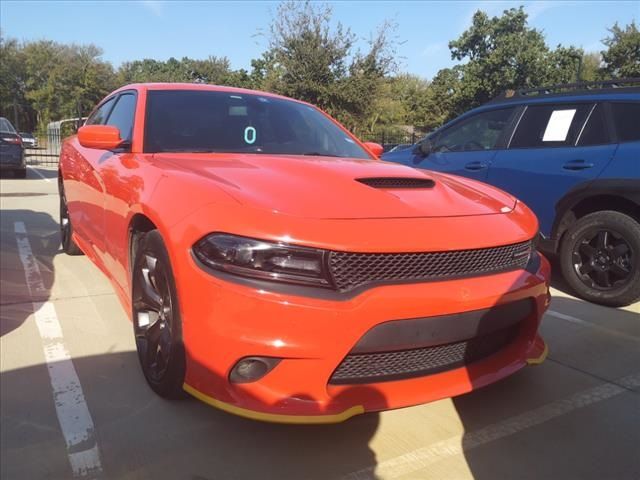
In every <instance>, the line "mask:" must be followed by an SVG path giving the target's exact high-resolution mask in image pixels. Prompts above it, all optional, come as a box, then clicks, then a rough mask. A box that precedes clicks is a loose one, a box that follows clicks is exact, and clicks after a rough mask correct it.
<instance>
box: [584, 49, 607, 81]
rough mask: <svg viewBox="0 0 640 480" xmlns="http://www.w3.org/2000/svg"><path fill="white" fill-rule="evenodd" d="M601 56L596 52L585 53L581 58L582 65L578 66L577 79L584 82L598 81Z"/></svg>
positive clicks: (600, 74)
mask: <svg viewBox="0 0 640 480" xmlns="http://www.w3.org/2000/svg"><path fill="white" fill-rule="evenodd" d="M601 62H602V56H601V55H600V53H598V52H585V54H584V55H583V56H582V64H581V65H580V75H579V77H580V78H579V79H580V80H581V81H585V82H594V81H596V80H600V78H601V76H602V73H601V70H600V64H601Z"/></svg>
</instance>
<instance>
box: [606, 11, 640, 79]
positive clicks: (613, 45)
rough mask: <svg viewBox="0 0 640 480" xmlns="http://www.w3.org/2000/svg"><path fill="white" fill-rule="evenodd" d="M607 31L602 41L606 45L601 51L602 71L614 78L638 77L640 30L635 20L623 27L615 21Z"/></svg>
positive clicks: (639, 70) (639, 73) (639, 71)
mask: <svg viewBox="0 0 640 480" xmlns="http://www.w3.org/2000/svg"><path fill="white" fill-rule="evenodd" d="M609 32H610V33H611V36H609V37H607V38H605V39H604V40H603V41H602V43H604V45H605V46H606V47H607V49H606V50H603V51H602V52H601V53H602V60H603V61H604V68H603V72H604V73H606V74H607V75H608V76H611V77H614V78H625V77H640V31H638V27H637V26H636V23H635V21H633V22H631V23H630V24H629V25H627V26H626V27H625V28H620V27H619V26H618V22H616V23H615V24H614V25H613V27H611V28H610V29H609Z"/></svg>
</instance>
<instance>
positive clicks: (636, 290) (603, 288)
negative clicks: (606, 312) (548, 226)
mask: <svg viewBox="0 0 640 480" xmlns="http://www.w3.org/2000/svg"><path fill="white" fill-rule="evenodd" d="M560 265H561V268H562V274H563V276H564V278H565V280H566V281H567V283H568V284H569V286H570V287H571V288H573V290H575V292H576V293H577V294H578V296H579V297H581V298H584V299H585V300H589V301H591V302H594V303H600V304H602V305H608V306H611V307H621V306H625V305H629V304H631V303H633V302H635V301H636V300H638V299H640V224H638V222H636V221H635V220H634V219H633V218H631V217H629V216H628V215H625V214H623V213H620V212H615V211H602V212H596V213H591V214H589V215H585V216H584V217H582V218H580V219H579V220H578V221H577V222H576V223H575V224H574V225H573V226H572V227H571V228H570V229H569V230H568V231H567V232H566V234H565V235H564V238H563V240H562V244H561V245H560Z"/></svg>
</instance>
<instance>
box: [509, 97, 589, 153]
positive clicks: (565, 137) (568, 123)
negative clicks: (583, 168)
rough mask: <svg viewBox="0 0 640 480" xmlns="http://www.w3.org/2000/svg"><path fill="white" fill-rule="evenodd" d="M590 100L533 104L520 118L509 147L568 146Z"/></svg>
mask: <svg viewBox="0 0 640 480" xmlns="http://www.w3.org/2000/svg"><path fill="white" fill-rule="evenodd" d="M592 106H593V104H574V105H533V106H529V107H527V109H526V110H525V112H524V115H523V116H522V118H521V119H520V123H519V124H518V129H517V130H516V132H515V134H514V135H513V139H512V140H511V144H510V145H509V148H539V147H569V146H573V145H575V142H576V138H577V136H578V134H579V133H580V130H581V129H582V126H583V125H584V122H585V120H586V118H587V115H589V112H590V111H591V108H592Z"/></svg>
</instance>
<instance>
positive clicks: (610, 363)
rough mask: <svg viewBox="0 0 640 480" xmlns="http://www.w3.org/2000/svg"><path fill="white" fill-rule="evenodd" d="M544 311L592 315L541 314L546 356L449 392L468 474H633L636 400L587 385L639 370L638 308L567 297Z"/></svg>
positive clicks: (522, 477) (491, 478)
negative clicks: (487, 380) (483, 383)
mask: <svg viewBox="0 0 640 480" xmlns="http://www.w3.org/2000/svg"><path fill="white" fill-rule="evenodd" d="M585 309H587V310H585ZM594 309H596V310H597V313H596V312H594ZM550 310H553V311H554V312H560V313H562V314H565V315H570V316H576V315H580V313H576V312H580V311H582V312H585V311H589V312H590V314H591V315H590V317H589V320H583V319H580V320H581V321H584V322H585V323H586V324H576V323H574V322H571V321H565V320H562V319H558V318H556V317H553V316H547V317H545V319H544V322H543V325H542V327H541V333H542V336H543V338H545V341H546V343H547V345H548V347H549V357H548V358H547V360H546V361H545V362H544V363H543V364H542V365H540V366H527V367H525V368H523V369H522V370H520V371H519V372H517V373H515V374H514V375H512V376H510V377H507V378H506V379H504V380H502V381H500V382H497V383H494V384H491V385H489V386H487V387H484V388H481V389H479V390H476V391H473V392H470V393H468V394H465V395H462V396H459V397H456V398H454V399H453V402H454V405H455V408H456V410H457V412H458V415H459V418H460V421H461V424H462V425H463V427H464V435H463V437H462V441H461V447H462V454H463V455H464V457H465V460H466V462H467V466H468V471H469V472H470V474H471V477H472V478H473V479H474V480H495V479H498V478H509V479H510V478H513V479H516V478H517V479H518V480H528V479H530V480H535V479H540V478H565V479H581V480H590V479H593V480H599V479H602V478H619V479H623V478H624V479H626V478H629V479H631V478H638V477H637V474H638V472H640V457H638V451H637V450H638V448H637V445H638V442H639V441H640V417H639V416H638V415H637V413H636V412H634V406H633V405H636V408H637V406H638V405H640V404H639V403H638V401H637V397H636V398H634V396H635V395H634V394H631V390H632V388H629V389H627V390H628V391H629V393H630V394H629V395H627V396H626V398H622V396H621V397H620V398H618V397H617V396H613V397H612V398H611V399H608V397H606V396H604V397H603V398H602V399H600V398H599V397H598V395H601V394H600V393H596V392H598V390H594V392H593V393H588V392H589V388H595V387H598V386H601V385H604V388H605V389H606V388H616V385H615V383H616V382H617V381H618V380H619V379H620V378H629V377H630V376H636V377H637V376H638V374H640V348H638V347H639V346H640V314H637V313H633V312H629V311H625V310H619V309H613V308H609V307H602V306H598V305H593V304H590V303H588V302H584V301H582V300H578V299H574V298H567V297H554V298H553V300H552V304H551V307H550ZM585 318H586V317H585ZM589 324H593V325H594V327H593V328H592V327H590V326H589ZM607 382H610V383H607ZM607 386H608V387H607ZM636 390H637V389H636ZM605 391H606V390H605ZM582 392H587V393H584V395H583V396H581V393H582ZM622 392H625V390H624V389H620V392H619V393H622ZM636 393H637V392H636ZM574 410H575V411H574ZM441 461H442V460H441ZM634 472H635V473H634ZM416 478H420V477H416ZM465 478H466V477H465Z"/></svg>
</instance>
